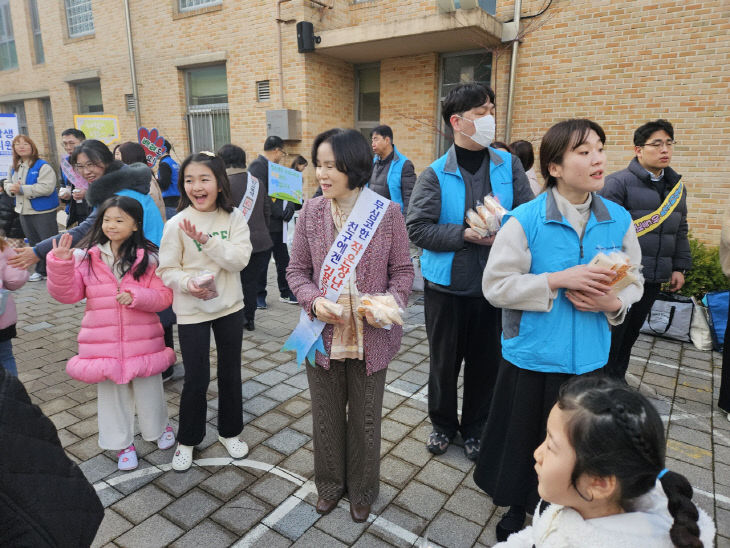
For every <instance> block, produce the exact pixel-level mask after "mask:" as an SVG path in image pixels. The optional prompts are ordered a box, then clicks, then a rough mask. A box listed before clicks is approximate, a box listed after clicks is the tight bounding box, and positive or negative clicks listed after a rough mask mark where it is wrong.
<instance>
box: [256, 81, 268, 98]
mask: <svg viewBox="0 0 730 548" xmlns="http://www.w3.org/2000/svg"><path fill="white" fill-rule="evenodd" d="M256 99H257V100H258V101H268V100H269V99H271V85H270V84H269V81H268V80H261V81H259V82H256Z"/></svg>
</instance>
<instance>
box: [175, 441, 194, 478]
mask: <svg viewBox="0 0 730 548" xmlns="http://www.w3.org/2000/svg"><path fill="white" fill-rule="evenodd" d="M192 465H193V448H192V447H191V446H190V445H183V444H182V443H178V444H177V449H176V450H175V456H174V457H172V469H173V470H175V471H177V472H184V471H185V470H187V469H188V468H190V467H191V466H192Z"/></svg>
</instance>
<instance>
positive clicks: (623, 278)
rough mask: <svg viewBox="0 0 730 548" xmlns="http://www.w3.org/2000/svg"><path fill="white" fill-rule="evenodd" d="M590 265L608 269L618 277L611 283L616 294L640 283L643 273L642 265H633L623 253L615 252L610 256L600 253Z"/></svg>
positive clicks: (612, 290)
mask: <svg viewBox="0 0 730 548" xmlns="http://www.w3.org/2000/svg"><path fill="white" fill-rule="evenodd" d="M589 264H592V265H595V266H600V267H602V268H608V269H610V270H613V271H614V272H615V273H616V277H615V278H614V279H613V280H611V281H610V282H609V285H610V286H611V292H612V293H614V294H615V293H618V292H620V291H621V290H622V289H624V288H626V287H628V286H629V285H631V284H632V283H634V282H636V281H638V280H639V276H640V272H641V265H633V264H631V261H630V259H629V256H628V255H627V254H626V253H624V252H623V251H614V252H612V253H609V254H608V255H606V254H605V253H599V254H598V255H596V256H595V257H593V259H592V260H591V262H590V263H589Z"/></svg>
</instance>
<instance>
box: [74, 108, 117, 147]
mask: <svg viewBox="0 0 730 548" xmlns="http://www.w3.org/2000/svg"><path fill="white" fill-rule="evenodd" d="M74 127H76V129H80V130H81V131H83V132H84V134H85V135H86V138H87V139H96V140H98V141H101V142H102V143H104V144H105V145H107V146H108V145H111V144H112V143H115V142H117V141H119V140H120V136H119V119H118V118H117V117H116V116H110V115H105V114H97V115H87V114H83V115H81V114H75V115H74Z"/></svg>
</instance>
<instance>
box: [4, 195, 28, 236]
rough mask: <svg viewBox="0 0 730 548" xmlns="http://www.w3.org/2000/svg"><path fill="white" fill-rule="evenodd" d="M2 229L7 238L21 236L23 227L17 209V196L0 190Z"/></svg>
mask: <svg viewBox="0 0 730 548" xmlns="http://www.w3.org/2000/svg"><path fill="white" fill-rule="evenodd" d="M0 230H1V231H2V235H3V236H5V237H6V238H20V239H22V238H23V237H24V236H23V227H21V226H20V215H18V214H17V213H16V211H15V198H13V197H12V196H8V195H7V193H6V192H4V191H0Z"/></svg>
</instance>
